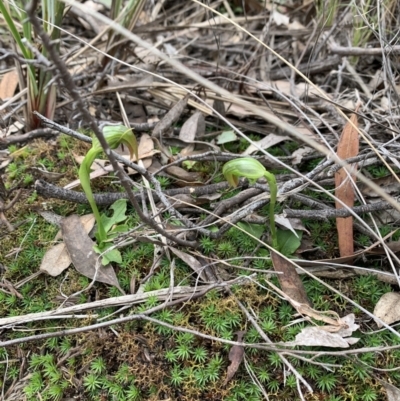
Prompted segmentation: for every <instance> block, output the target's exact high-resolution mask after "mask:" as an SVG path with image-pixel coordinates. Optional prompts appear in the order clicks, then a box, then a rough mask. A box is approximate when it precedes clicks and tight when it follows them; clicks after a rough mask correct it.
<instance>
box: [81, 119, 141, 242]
mask: <svg viewBox="0 0 400 401" xmlns="http://www.w3.org/2000/svg"><path fill="white" fill-rule="evenodd" d="M103 134H104V137H105V139H106V141H107V143H108V145H109V146H110V148H111V149H115V148H117V147H118V146H119V145H121V144H122V145H126V146H127V148H128V149H129V153H130V157H131V158H132V156H133V155H135V156H136V160H138V159H139V158H138V145H137V141H136V137H135V134H134V133H133V131H132V129H131V128H127V127H125V126H124V125H117V126H107V127H104V128H103ZM102 151H103V148H102V147H101V145H100V142H99V140H98V139H97V138H94V139H93V142H92V147H91V148H90V149H89V151H88V152H87V153H86V156H85V158H84V159H83V162H82V164H81V167H80V169H79V180H80V182H81V185H82V188H83V190H84V191H85V194H86V197H87V199H88V201H89V204H90V207H91V208H92V210H93V214H94V217H95V219H96V223H97V234H96V238H97V241H98V243H99V246H100V245H101V243H102V242H104V241H106V240H107V233H106V231H105V229H104V226H103V223H102V221H101V218H100V213H99V209H98V208H97V205H96V202H95V200H94V197H93V192H92V188H91V187H90V167H91V166H92V164H93V162H94V160H95V159H96V157H98V156H99V155H100V154H101V152H102Z"/></svg>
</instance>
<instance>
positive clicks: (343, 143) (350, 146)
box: [335, 107, 359, 256]
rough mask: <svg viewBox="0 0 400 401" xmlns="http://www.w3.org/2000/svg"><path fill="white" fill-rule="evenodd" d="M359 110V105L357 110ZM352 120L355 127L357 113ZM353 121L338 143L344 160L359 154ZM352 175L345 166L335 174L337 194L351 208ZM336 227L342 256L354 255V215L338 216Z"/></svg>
mask: <svg viewBox="0 0 400 401" xmlns="http://www.w3.org/2000/svg"><path fill="white" fill-rule="evenodd" d="M357 110H358V107H357V109H356V111H357ZM350 121H351V123H352V124H354V126H355V127H357V126H358V121H357V114H352V115H351V117H350ZM351 123H350V122H347V123H346V125H345V127H344V129H343V132H342V135H341V137H340V141H339V144H338V149H337V155H338V157H339V158H340V159H342V160H344V159H348V158H350V157H354V156H357V155H358V151H359V140H358V132H357V130H356V129H355V128H354V127H353V125H352V124H351ZM355 167H356V166H353V168H355ZM350 177H351V178H352V179H353V180H354V179H355V174H350ZM350 177H349V174H348V173H347V171H346V170H345V169H344V168H341V169H340V170H339V171H338V172H337V173H336V174H335V188H336V189H335V196H336V197H337V198H338V199H339V200H341V201H342V202H343V203H344V204H345V205H347V206H348V207H350V208H351V207H353V206H354V188H353V184H352V181H351V179H350ZM336 208H337V209H342V208H343V206H342V204H341V203H339V202H338V201H336ZM336 227H337V231H338V240H339V251H340V256H350V255H353V254H354V241H353V238H354V236H353V217H352V216H349V217H344V218H343V217H342V218H337V219H336Z"/></svg>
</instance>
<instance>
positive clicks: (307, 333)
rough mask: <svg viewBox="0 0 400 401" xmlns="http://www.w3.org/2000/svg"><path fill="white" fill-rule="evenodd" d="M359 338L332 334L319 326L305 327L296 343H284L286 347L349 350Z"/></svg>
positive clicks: (298, 335)
mask: <svg viewBox="0 0 400 401" xmlns="http://www.w3.org/2000/svg"><path fill="white" fill-rule="evenodd" d="M358 340H359V338H356V337H343V336H342V335H341V334H339V333H331V332H329V331H327V330H323V328H321V327H318V326H313V327H305V328H304V329H302V330H301V332H300V333H299V334H297V336H296V338H295V340H294V341H289V342H286V343H283V344H284V345H286V346H290V347H293V346H298V345H302V346H307V347H310V346H311V347H333V348H349V346H350V345H353V344H355V343H356V342H357V341H358Z"/></svg>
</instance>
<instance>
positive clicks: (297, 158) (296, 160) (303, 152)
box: [292, 146, 314, 165]
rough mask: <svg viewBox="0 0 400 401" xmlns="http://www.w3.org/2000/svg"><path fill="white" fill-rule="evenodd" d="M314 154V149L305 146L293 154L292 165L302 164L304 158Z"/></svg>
mask: <svg viewBox="0 0 400 401" xmlns="http://www.w3.org/2000/svg"><path fill="white" fill-rule="evenodd" d="M313 152H314V149H312V148H309V147H308V146H304V147H302V148H299V149H297V150H295V151H294V152H293V153H292V163H293V164H294V165H297V164H300V163H301V162H302V160H303V157H304V156H307V155H309V154H311V153H313Z"/></svg>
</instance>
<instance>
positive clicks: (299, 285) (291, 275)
mask: <svg viewBox="0 0 400 401" xmlns="http://www.w3.org/2000/svg"><path fill="white" fill-rule="evenodd" d="M271 259H272V264H273V266H274V270H275V271H276V272H281V273H282V274H278V275H277V276H278V280H279V284H280V285H281V288H282V291H283V292H284V293H285V294H286V295H287V296H288V297H289V298H290V299H292V300H294V301H296V302H298V303H300V304H305V305H309V306H311V302H310V301H309V299H308V297H307V293H306V290H305V288H304V285H303V282H302V281H301V279H300V276H299V274H298V273H297V272H296V268H295V267H294V266H293V264H292V263H290V262H288V261H287V260H286V259H284V258H283V257H282V256H280V255H279V254H277V253H276V252H274V251H273V250H272V249H271Z"/></svg>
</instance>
